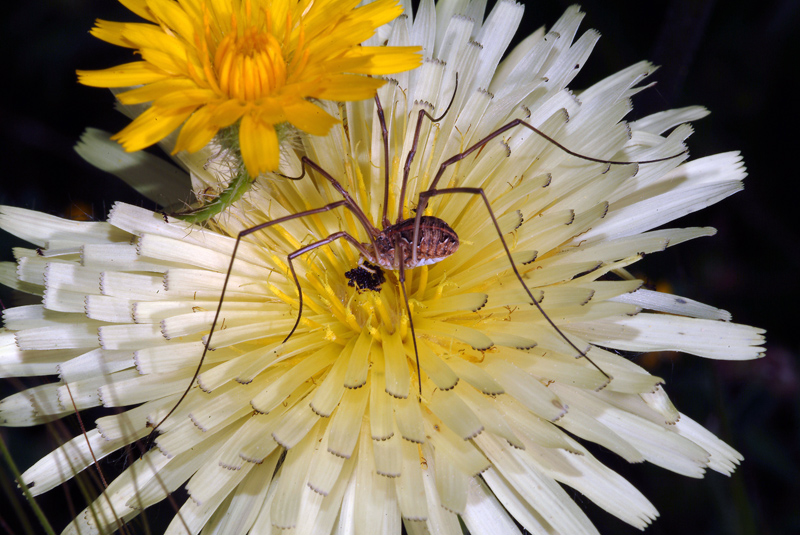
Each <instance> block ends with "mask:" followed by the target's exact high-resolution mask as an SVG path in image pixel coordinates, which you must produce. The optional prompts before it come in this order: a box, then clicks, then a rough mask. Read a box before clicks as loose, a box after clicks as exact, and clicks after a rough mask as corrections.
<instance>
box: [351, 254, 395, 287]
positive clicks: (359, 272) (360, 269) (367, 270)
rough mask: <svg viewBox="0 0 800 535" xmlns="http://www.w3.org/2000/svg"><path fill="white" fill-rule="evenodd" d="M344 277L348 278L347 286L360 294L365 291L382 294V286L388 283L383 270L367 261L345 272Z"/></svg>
mask: <svg viewBox="0 0 800 535" xmlns="http://www.w3.org/2000/svg"><path fill="white" fill-rule="evenodd" d="M344 276H345V277H347V281H348V282H347V285H348V286H350V287H351V288H353V287H354V288H356V289H357V290H358V291H359V292H362V291H365V290H372V291H373V292H380V291H381V285H382V284H383V283H384V282H386V276H385V275H384V274H383V270H382V269H381V268H380V267H378V266H376V265H375V264H372V263H370V262H369V261H367V260H364V261H363V262H361V263H360V264H359V265H358V266H357V267H354V268H353V269H351V270H350V271H347V272H345V274H344Z"/></svg>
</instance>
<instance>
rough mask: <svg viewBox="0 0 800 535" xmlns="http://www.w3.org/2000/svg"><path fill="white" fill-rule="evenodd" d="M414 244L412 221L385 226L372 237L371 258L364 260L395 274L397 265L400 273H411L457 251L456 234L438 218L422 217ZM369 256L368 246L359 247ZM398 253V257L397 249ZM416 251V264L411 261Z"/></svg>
mask: <svg viewBox="0 0 800 535" xmlns="http://www.w3.org/2000/svg"><path fill="white" fill-rule="evenodd" d="M413 242H414V218H410V219H406V220H404V221H401V222H400V223H395V224H394V225H391V226H388V227H386V228H385V229H383V230H382V231H381V233H380V234H379V235H378V236H376V237H375V251H374V255H375V256H374V258H367V260H369V261H370V262H372V263H373V264H377V265H379V266H381V267H383V268H386V269H391V270H393V271H398V270H399V269H400V262H401V261H402V263H403V268H404V269H412V268H415V267H419V266H424V265H428V264H435V263H436V262H439V261H441V260H444V259H445V258H447V257H448V256H450V255H452V254H453V253H455V252H456V251H458V245H459V241H458V234H456V231H455V230H453V229H452V228H450V225H448V224H447V223H445V222H444V221H443V220H441V219H439V218H438V217H431V216H422V217H421V218H420V222H419V239H418V242H417V244H416V245H414V244H413ZM363 245H364V249H366V250H367V251H368V252H370V253H372V252H373V251H371V249H372V247H371V244H367V243H365V244H363ZM398 247H399V249H400V251H399V254H398V251H397V248H398ZM415 248H416V251H417V259H416V262H415V261H414V259H413V253H414V249H415Z"/></svg>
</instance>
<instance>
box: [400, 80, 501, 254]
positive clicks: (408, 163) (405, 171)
mask: <svg viewBox="0 0 800 535" xmlns="http://www.w3.org/2000/svg"><path fill="white" fill-rule="evenodd" d="M457 91H458V73H456V86H455V88H453V96H452V97H450V103H449V104H448V105H447V108H445V110H444V111H443V112H442V114H441V115H440V116H439V117H433V116H432V115H431V114H430V113H428V112H427V111H425V110H424V109H422V110H419V114H418V115H417V126H416V127H415V128H414V143H412V144H411V149H410V150H409V151H408V156H406V163H405V165H404V166H403V183H402V184H401V186H400V206H399V207H398V209H397V223H400V222H401V221H403V204H404V203H403V201H404V199H405V198H406V187H407V186H408V175H409V174H410V173H411V162H413V161H414V156H415V155H416V154H417V146H418V145H419V135H420V132H421V130H422V118H423V117H427V118H428V119H430V121H431V122H432V123H438V122H439V121H441V120H442V119H444V116H445V115H447V112H449V111H450V108H451V107H452V106H453V102H455V100H456V92H457ZM486 141H487V142H488V141H489V140H488V139H487V140H486ZM386 189H387V191H388V189H389V186H388V183H387V186H386ZM431 189H432V188H431ZM417 237H418V236H417V235H416V234H415V235H414V238H415V240H414V243H417V241H416V238H417ZM413 254H414V259H415V260H416V258H417V257H416V250H415V251H414V253H413Z"/></svg>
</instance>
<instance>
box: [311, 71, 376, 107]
mask: <svg viewBox="0 0 800 535" xmlns="http://www.w3.org/2000/svg"><path fill="white" fill-rule="evenodd" d="M384 83H386V82H385V80H379V79H377V78H367V77H366V76H356V75H353V74H333V75H330V76H328V77H327V78H325V80H324V83H321V84H320V86H321V87H320V89H319V91H317V92H314V93H313V94H312V96H314V97H316V98H322V99H326V100H338V101H342V102H348V101H352V100H364V99H368V98H372V97H374V96H375V92H376V91H377V90H378V88H379V87H381V86H382V85H383V84H384Z"/></svg>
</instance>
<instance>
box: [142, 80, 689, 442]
mask: <svg viewBox="0 0 800 535" xmlns="http://www.w3.org/2000/svg"><path fill="white" fill-rule="evenodd" d="M457 91H458V77H457V76H456V89H455V90H454V92H453V98H452V99H451V101H450V104H449V105H448V107H447V109H446V110H445V111H444V113H443V114H442V115H441V116H440V117H438V118H434V117H433V116H431V115H430V114H429V113H428V112H427V111H425V110H424V109H423V110H420V111H419V114H418V116H417V124H416V129H415V132H414V140H413V143H412V147H411V150H410V151H409V153H408V156H407V158H406V162H405V166H404V168H403V182H402V186H401V190H400V197H399V203H400V206H399V209H398V214H400V215H399V216H398V219H397V221H396V222H395V223H394V224H391V223H390V221H389V219H388V217H387V208H388V207H387V202H388V199H389V141H388V131H387V128H386V119H385V117H384V112H383V108H382V106H381V103H380V100H379V99H378V97H377V96H375V104H376V109H377V114H378V120H379V122H380V126H381V129H382V139H383V149H384V183H385V188H384V197H383V198H384V202H383V216H382V220H381V221H382V223H381V224H382V226H383V230H379V229H377V228H376V227H375V226H374V225H373V224H372V223H371V222H370V220H369V218H368V217H367V215H366V214H365V213H364V211H363V210H362V209H361V208H360V207H359V206H358V204H356V202H355V200H354V199H353V198H352V197H351V196H350V194H349V193H348V192H347V190H345V189H344V188H343V187H342V185H341V184H340V183H339V182H338V181H337V180H336V179H335V178H333V177H332V176H331V175H330V174H329V173H328V172H327V171H325V170H324V169H322V168H321V167H320V166H319V165H318V164H317V163H315V162H314V161H313V160H311V159H309V158H308V157H306V156H303V157H302V158H301V162H302V165H303V173H302V174H301V175H300V176H299V177H284V178H287V179H290V180H301V179H302V178H303V177H304V176H305V175H306V172H307V169H308V168H311V169H313V170H315V171H316V172H317V173H319V174H320V175H321V176H323V177H325V179H327V180H328V181H329V182H330V184H331V185H332V186H333V187H334V188H335V189H336V190H337V191H338V192H339V193H340V194H341V195H342V197H343V198H342V200H339V201H335V202H332V203H329V204H327V205H325V206H322V207H319V208H314V209H311V210H306V211H304V212H298V213H296V214H290V215H287V216H284V217H281V218H278V219H274V220H272V221H268V222H266V223H262V224H260V225H256V226H255V227H252V228H249V229H247V230H244V231H242V232H240V233H239V235H238V236H237V237H236V242H235V244H234V247H233V251H232V253H231V263H230V265H229V266H228V271H227V274H226V276H225V282H224V284H223V287H222V292H221V294H220V302H219V305H218V306H217V311H216V315H215V316H214V321H213V323H212V325H211V330H210V331H209V333H208V336H207V337H206V340H205V344H204V345H205V348H204V350H203V355H202V357H201V359H200V362H199V364H198V366H197V370H196V372H195V375H194V378H193V379H192V382H191V383H190V385H189V387H188V388H187V389H186V391H185V392H184V394H183V396H182V397H181V399H180V400H179V401H178V403H177V404H176V405H175V407H173V409H172V410H171V411H170V413H169V414H167V415H166V416H165V417H164V418H163V419H162V420H161V422H159V423H158V425H156V426H155V428H154V429H153V431H152V433H155V431H156V429H157V428H158V427H159V426H160V425H161V423H163V422H164V421H165V420H166V419H167V418H169V416H170V415H171V414H172V412H173V411H174V410H175V409H176V408H177V407H178V405H179V404H180V403H181V401H182V400H183V399H184V398H185V396H186V395H187V394H188V392H189V391H190V390H191V387H192V385H194V382H195V381H196V380H197V376H198V374H199V372H200V367H201V366H202V364H203V361H204V359H205V355H206V353H207V352H208V351H209V350H210V349H213V347H212V346H211V338H212V336H213V334H214V330H215V328H216V326H217V321H218V319H219V316H220V311H221V310H222V303H223V300H224V298H225V291H226V289H227V286H228V281H229V279H230V276H231V271H232V269H233V262H234V259H235V257H236V252H237V250H238V247H239V243H240V242H241V240H242V238H244V237H246V236H248V235H250V234H252V233H254V232H258V231H260V230H263V229H265V228H267V227H270V226H273V225H279V224H281V223H284V222H286V221H290V220H293V219H297V218H300V217H306V216H310V215H313V214H319V213H322V212H327V211H331V210H335V209H337V208H339V207H344V208H346V209H348V210H350V211H351V212H352V213H353V215H354V216H355V217H356V218H357V219H358V220H359V221H360V222H361V225H362V227H363V228H364V229H365V230H366V232H367V235H368V236H369V242H368V243H361V242H360V241H359V240H357V239H356V238H354V237H353V236H352V235H350V234H348V233H347V232H344V231H341V232H336V233H334V234H331V235H330V236H328V237H326V238H323V239H321V240H319V241H317V242H314V243H312V244H309V245H306V246H304V247H302V248H300V249H297V250H296V251H294V252H292V253H290V254H289V255H288V257H287V260H288V264H289V269H290V271H291V274H292V278H293V279H294V282H295V286H296V288H297V293H298V303H299V307H298V308H299V309H298V313H297V319H296V321H295V324H294V327H292V330H291V331H290V332H289V334H288V335H287V336H286V338H285V339H284V340H283V341H284V343H285V342H286V341H288V340H289V338H291V336H292V335H293V334H294V332H295V330H296V329H297V327H298V325H299V324H300V318H301V317H302V313H303V291H302V289H301V287H300V281H299V279H298V277H297V273H296V272H295V269H294V264H293V260H294V259H295V258H297V257H299V256H301V255H303V254H305V253H308V252H309V251H312V250H313V249H316V248H318V247H321V246H323V245H326V244H329V243H331V242H333V241H335V240H338V239H344V240H346V241H348V242H350V243H351V244H352V245H353V246H354V247H355V248H356V249H357V250H358V251H359V253H360V254H361V256H362V257H363V258H364V259H366V261H367V262H369V263H370V264H372V268H376V269H378V270H379V269H380V268H383V269H388V270H390V271H397V272H398V281H399V283H400V287H401V289H402V293H403V299H404V301H405V308H406V313H407V314H408V319H409V326H410V328H411V336H412V342H413V345H414V353H415V356H416V363H417V377H418V384H419V394H420V400H421V398H422V381H421V375H420V373H421V372H420V364H419V353H418V350H417V341H416V335H415V332H414V322H413V319H412V315H411V309H410V306H409V303H408V295H407V292H406V286H405V271H406V270H407V269H413V268H416V267H419V266H423V265H429V264H433V263H436V262H439V261H441V260H444V259H445V258H447V257H448V256H450V255H452V254H454V253H455V252H456V251H457V250H458V247H459V237H458V235H457V234H456V232H455V231H454V230H453V229H452V228H451V227H450V226H449V225H448V224H447V223H446V222H445V221H444V220H442V219H439V218H437V217H433V216H426V215H423V214H424V211H425V207H426V206H427V203H428V200H429V199H430V198H431V197H434V196H437V195H444V194H456V193H464V194H469V195H478V196H480V197H481V199H482V200H483V202H484V204H485V206H486V209H487V211H488V213H489V216H490V217H491V219H492V223H493V225H494V227H495V230H496V231H497V235H498V238H499V240H500V242H501V243H502V245H503V249H504V251H505V253H506V255H507V257H508V260H509V264H510V267H511V269H512V270H513V272H514V274H515V276H516V278H517V279H518V280H519V282H520V284H521V286H522V288H523V289H524V290H525V292H526V293H527V295H528V297H529V298H530V302H531V304H532V305H534V306H536V308H537V309H538V310H539V311H540V312H541V314H542V316H543V317H544V318H545V320H546V321H547V322H548V323H549V325H550V326H551V327H552V328H553V329H555V331H556V332H557V333H558V335H559V336H560V337H561V338H563V339H564V340H565V341H566V342H567V343H568V344H569V346H570V347H572V349H574V351H575V353H576V358H580V357H583V358H585V359H586V360H587V361H588V362H590V363H591V365H592V366H594V367H595V368H596V369H597V370H598V371H600V373H602V374H603V375H604V376H605V377H606V379H607V380H608V381H610V380H611V377H610V376H609V375H608V374H607V373H605V372H604V371H603V370H602V369H600V367H599V366H597V364H595V363H594V362H593V361H592V360H591V359H590V358H589V357H588V356H587V355H586V354H585V352H584V351H581V350H580V349H579V348H578V347H577V346H575V344H574V343H573V342H572V341H571V340H570V339H569V338H567V336H566V335H565V334H564V333H563V332H562V331H561V329H559V328H558V326H557V325H556V324H555V323H554V322H553V321H552V320H551V319H550V317H549V316H548V315H547V314H546V313H545V311H544V310H543V309H542V307H541V305H540V304H539V303H538V301H537V300H536V299H535V298H534V297H533V294H532V293H531V291H530V289H529V288H528V286H527V285H526V284H525V282H524V281H523V279H522V275H521V274H520V273H519V271H518V270H517V267H516V265H515V263H514V261H513V259H512V257H511V251H510V250H509V248H508V245H507V244H506V241H505V238H504V237H503V235H502V232H501V230H500V226H499V224H498V222H497V218H496V217H495V214H494V212H493V210H492V207H491V204H490V203H489V199H488V198H487V197H486V194H485V193H484V191H483V189H482V188H473V187H455V188H442V189H437V185H438V183H439V181H440V180H441V178H442V176H443V174H444V172H445V170H446V169H447V167H449V166H450V165H453V164H454V163H456V162H458V161H460V160H462V159H464V158H466V157H467V156H469V155H470V154H472V153H473V152H475V151H477V150H479V149H480V148H482V147H483V146H484V145H486V144H487V143H488V142H489V141H491V140H492V139H494V138H496V137H498V136H500V135H501V134H503V133H504V132H506V131H508V130H511V129H512V128H515V127H517V126H522V127H525V128H528V129H529V130H531V131H533V132H534V133H535V134H537V135H539V136H541V137H542V138H544V139H545V140H547V141H548V142H549V143H552V144H553V145H555V146H556V147H558V148H559V149H560V150H562V151H564V152H566V153H567V154H569V155H571V156H574V157H577V158H580V159H583V160H588V161H591V162H596V163H603V164H606V165H638V164H649V163H656V162H661V161H666V160H670V159H673V158H676V157H679V156H681V155H683V154H685V152H681V153H679V154H675V155H672V156H669V157H666V158H658V159H654V160H646V161H633V162H628V161H613V160H603V159H599V158H593V157H590V156H585V155H582V154H579V153H576V152H574V151H571V150H569V149H568V148H566V147H565V146H563V145H561V144H560V143H559V142H557V141H556V140H554V139H553V138H551V137H550V136H548V135H547V134H545V133H544V132H542V131H541V130H539V129H537V128H536V127H534V126H531V125H530V124H528V123H526V122H525V121H523V120H521V119H516V120H513V121H511V122H509V123H507V124H505V125H504V126H502V127H500V128H498V129H497V130H495V131H494V132H492V133H491V134H489V135H487V136H486V137H484V138H483V139H481V140H480V141H478V142H477V143H475V144H474V145H472V146H471V147H469V148H468V149H467V150H465V151H464V152H461V153H458V154H456V155H454V156H452V157H451V158H449V159H448V160H446V161H445V162H443V163H442V164H441V165H440V167H439V169H438V171H437V173H436V175H435V177H434V179H433V181H432V182H431V185H430V187H429V188H428V189H427V190H426V191H423V192H422V193H420V194H419V197H418V202H417V208H416V215H415V216H414V217H411V218H408V219H403V218H402V214H403V208H404V204H405V202H404V201H405V195H406V187H407V184H408V179H409V174H410V169H411V164H412V162H413V159H414V156H415V154H416V152H417V145H418V143H419V137H420V131H421V126H422V119H423V117H427V118H428V119H429V120H430V121H431V122H433V123H436V122H438V121H440V120H442V118H444V116H445V115H446V114H447V112H448V111H449V109H450V106H452V104H453V101H454V100H455V94H456V92H457ZM351 273H352V272H348V275H347V276H348V278H350V282H351V285H353V281H354V277H355V276H352V277H351V275H350V274H351ZM374 280H381V282H382V274H380V279H377V278H376V279H374ZM370 285H374V286H373V287H370V288H368V289H373V290H377V289H379V287H380V283H370V284H368V286H370ZM152 433H151V436H152Z"/></svg>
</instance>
